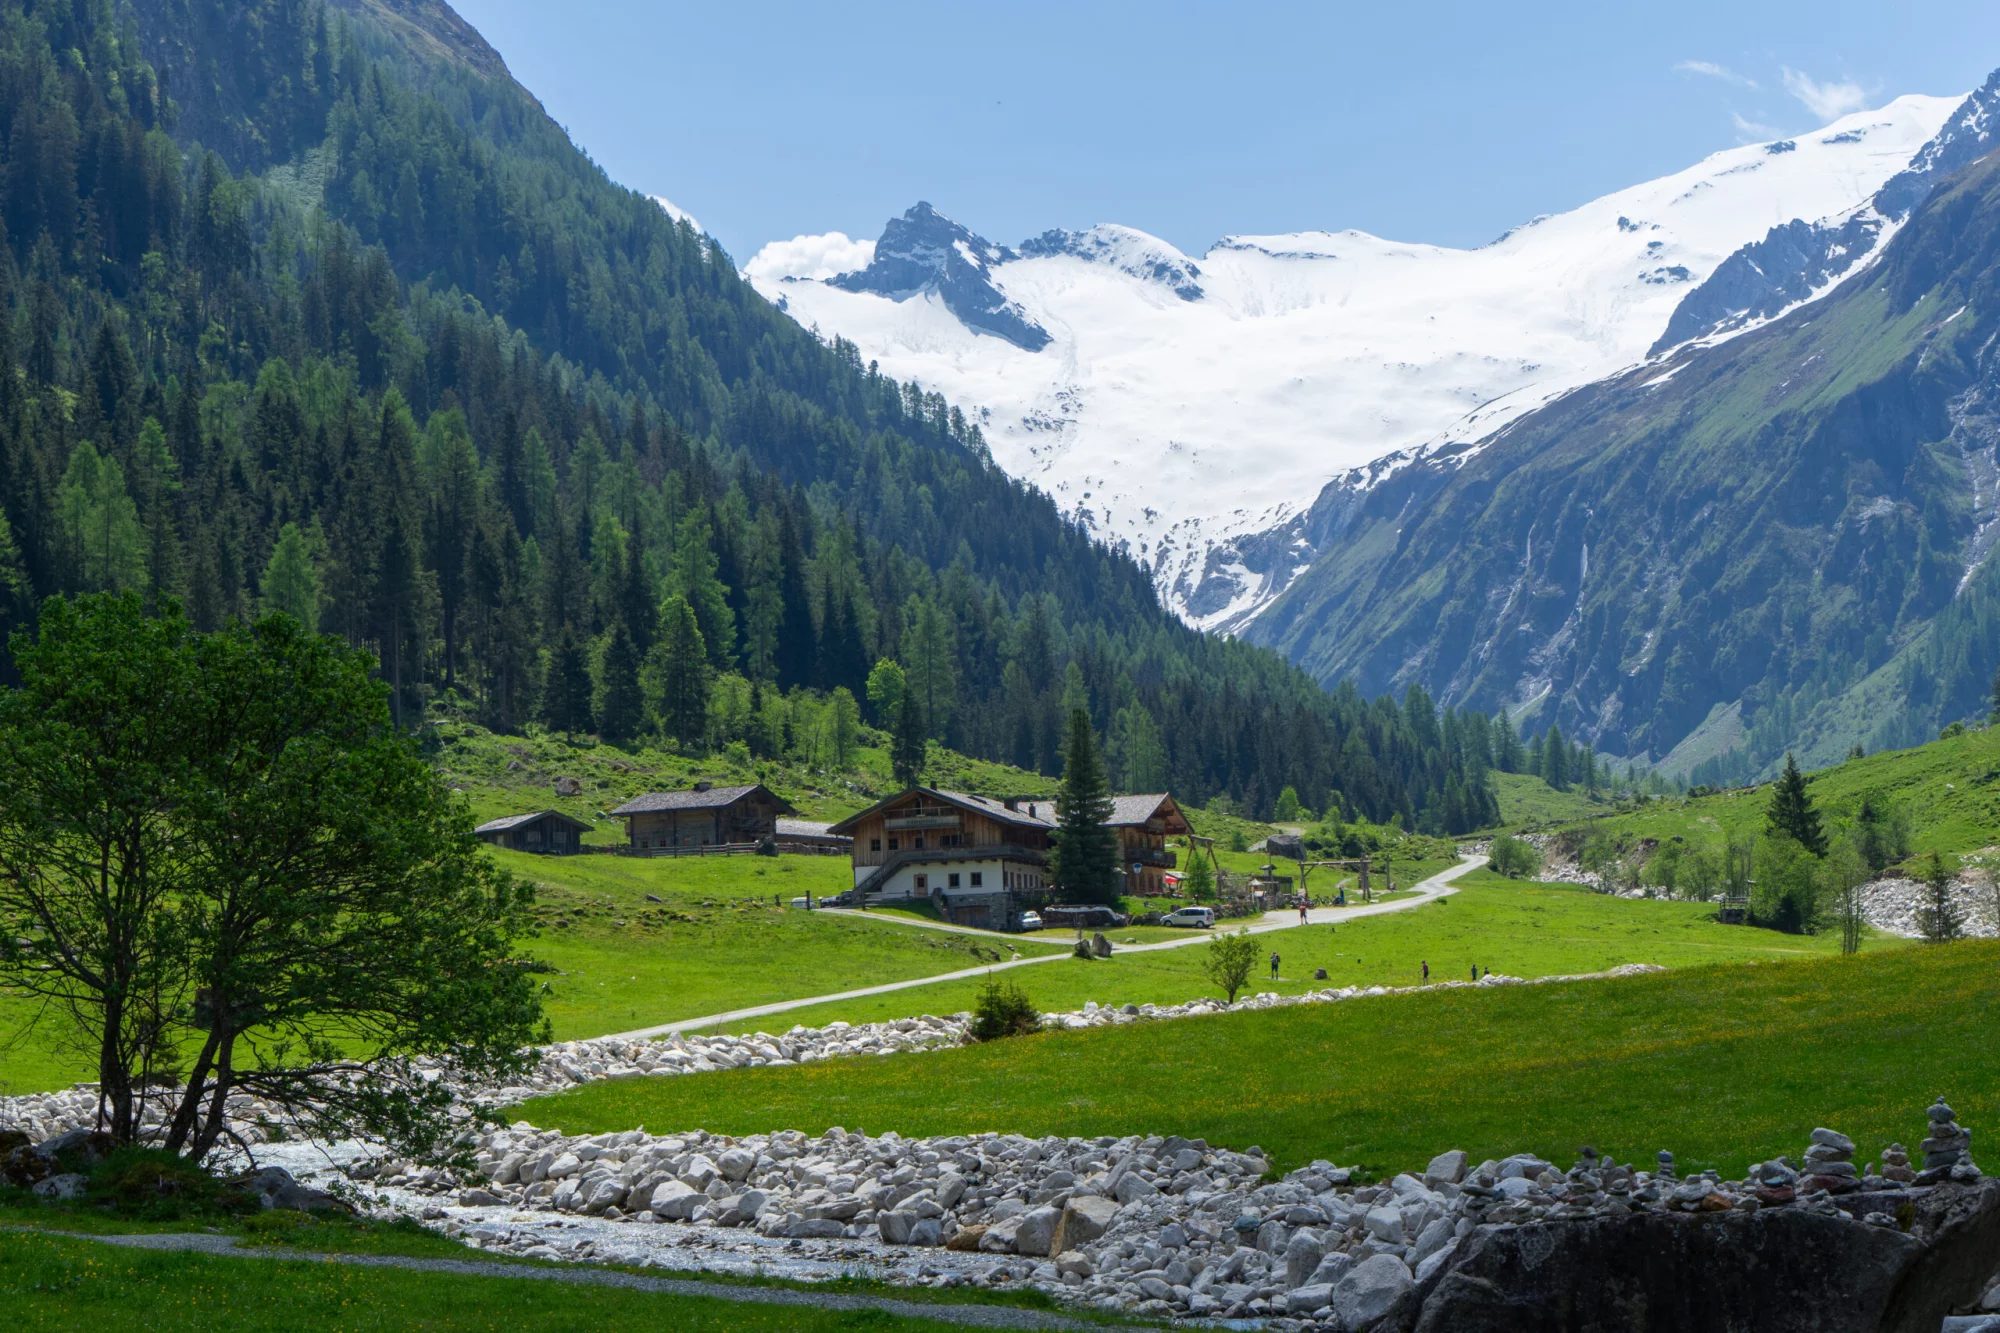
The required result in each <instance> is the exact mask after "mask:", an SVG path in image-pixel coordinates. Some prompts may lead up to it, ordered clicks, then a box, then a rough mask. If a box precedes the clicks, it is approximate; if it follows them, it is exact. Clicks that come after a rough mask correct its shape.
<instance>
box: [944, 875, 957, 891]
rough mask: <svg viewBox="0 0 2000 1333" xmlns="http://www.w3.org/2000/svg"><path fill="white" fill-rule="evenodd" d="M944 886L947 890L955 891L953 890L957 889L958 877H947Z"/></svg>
mask: <svg viewBox="0 0 2000 1333" xmlns="http://www.w3.org/2000/svg"><path fill="white" fill-rule="evenodd" d="M944 886H945V887H946V888H947V889H955V888H957V887H958V876H957V875H951V876H948V877H947V878H946V879H945V885H944Z"/></svg>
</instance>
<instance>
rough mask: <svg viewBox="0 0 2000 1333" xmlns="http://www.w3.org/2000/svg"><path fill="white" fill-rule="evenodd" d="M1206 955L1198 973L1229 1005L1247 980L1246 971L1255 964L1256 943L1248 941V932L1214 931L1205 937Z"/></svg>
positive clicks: (1248, 972) (1234, 1000)
mask: <svg viewBox="0 0 2000 1333" xmlns="http://www.w3.org/2000/svg"><path fill="white" fill-rule="evenodd" d="M1205 954H1206V956H1205V957H1203V958H1202V960H1201V970H1202V973H1203V975H1205V976H1206V977H1207V978H1208V979H1209V980H1210V981H1211V982H1213V983H1214V984H1215V985H1216V986H1217V987H1219V988H1220V989H1221V990H1222V991H1224V992H1225V993H1226V994H1227V995H1228V996H1229V1003H1231V1004H1235V1003H1236V992H1238V991H1240V990H1242V989H1243V984H1244V983H1245V982H1246V981H1248V980H1249V979H1250V969H1251V968H1253V967H1255V966H1256V965H1257V943H1256V941H1255V940H1253V939H1251V938H1250V932H1249V931H1247V930H1239V931H1237V932H1236V933H1235V934H1234V935H1231V934H1228V933H1226V932H1224V931H1220V930H1218V931H1216V932H1215V934H1213V935H1211V936H1209V937H1208V948H1207V950H1206V951H1205Z"/></svg>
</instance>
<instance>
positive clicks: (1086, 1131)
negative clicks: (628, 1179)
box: [520, 941, 2000, 1174]
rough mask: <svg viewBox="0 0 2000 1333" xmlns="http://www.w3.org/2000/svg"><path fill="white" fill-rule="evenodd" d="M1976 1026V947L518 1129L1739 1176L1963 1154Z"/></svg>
mask: <svg viewBox="0 0 2000 1333" xmlns="http://www.w3.org/2000/svg"><path fill="white" fill-rule="evenodd" d="M1023 970H1024V971H1030V972H1032V971H1034V970H1035V969H1033V968H1029V969H1023ZM1996 1004H2000V945H1997V944H1994V943H1991V942H1985V941H1980V942H1967V943H1961V944H1952V945H1943V946H1932V947H1911V948H1902V949H1885V950H1881V951H1878V952H1872V953H1864V954H1861V955H1858V956H1856V957H1852V958H1844V957H1840V956H1838V955H1835V956H1831V957H1822V958H1813V959H1807V960H1802V961H1796V962H1785V963H1771V964H1752V965H1736V966H1730V967H1704V968H1688V969H1683V970H1680V971H1675V972H1666V973H1660V974H1656V975H1651V976H1643V977H1635V978H1621V979H1617V980H1607V981H1583V982H1570V983H1562V984H1555V985H1547V986H1523V987H1514V988H1502V989H1496V990H1486V991H1473V990H1470V989H1466V990H1458V991H1431V992H1426V993H1423V994H1417V995H1402V996H1389V997H1383V998H1379V999H1373V1000H1360V1001H1353V1002H1349V1003H1346V1004H1332V1005H1309V1006H1303V1007H1300V1008H1295V1009H1282V1010H1273V1011H1264V1012H1243V1013H1236V1014H1226V1015H1220V1016H1217V1017H1212V1018H1201V1019H1191V1020H1183V1021H1178V1022H1172V1023H1162V1024H1158V1025H1154V1024H1136V1025H1131V1026H1127V1027H1120V1028H1106V1029H1093V1030H1088V1031H1080V1032H1068V1031H1064V1032H1052V1033H1043V1034H1038V1035H1035V1036H1031V1037H1022V1038H1017V1039H1014V1040H1010V1041H1001V1042H994V1043H989V1044H987V1045H984V1046H976V1047H965V1048H959V1049H955V1050H950V1051H944V1052H939V1053H936V1054H929V1055H913V1056H906V1057H898V1058H896V1059H890V1060H832V1061H827V1062H825V1063H820V1064H811V1065H803V1066H797V1067H793V1068H781V1069H755V1070H737V1071H730V1072H728V1073H722V1074H710V1075H703V1076H702V1077H700V1078H675V1079H645V1080H632V1081H625V1082H617V1083H596V1084H592V1085H590V1086H588V1087H585V1088H580V1089H577V1090H575V1091H572V1092H570V1093H566V1094H564V1095H561V1096H557V1097H550V1098H545V1099H541V1100H539V1101H535V1102H529V1103H527V1104H525V1105H524V1106H523V1107H522V1108H521V1111H520V1114H521V1116H522V1117H523V1118H524V1119H527V1120H530V1121H532V1122H534V1123H535V1124H537V1125H542V1126H561V1127H562V1128H563V1129H565V1130H567V1131H569V1132H571V1133H578V1132H583V1133H588V1132H593V1131H603V1130H614V1129H629V1128H631V1127H633V1126H637V1125H644V1126H646V1127H647V1128H649V1129H651V1130H654V1131H655V1132H659V1131H669V1130H676V1129H682V1128H692V1127H696V1126H699V1127H703V1128H706V1129H709V1130H711V1131H715V1132H720V1133H750V1132H754V1131H765V1130H773V1129H778V1128H795V1129H801V1130H805V1131H807V1132H808V1133H817V1132H820V1131H822V1130H824V1129H825V1128H826V1127H827V1126H828V1125H832V1124H839V1125H843V1126H845V1127H847V1128H848V1129H859V1128H864V1127H865V1128H866V1129H868V1130H869V1131H871V1132H874V1133H880V1132H882V1131H885V1130H891V1129H893V1130H897V1131H899V1132H901V1133H903V1134H965V1133H974V1132H978V1131H982V1130H998V1131H1011V1132H1018V1133H1024V1134H1065V1135H1070V1134H1074V1135H1098V1134H1132V1133H1177V1134H1186V1135H1189V1136H1191V1137H1192V1136H1201V1137H1205V1138H1207V1139H1208V1140H1209V1141H1211V1142H1214V1143H1221V1144H1230V1145H1234V1146H1237V1147H1244V1146H1247V1145H1250V1144H1259V1145H1262V1146H1263V1147H1264V1148H1265V1149H1267V1150H1268V1151H1270V1152H1271V1153H1272V1154H1273V1155H1274V1160H1275V1161H1276V1162H1277V1163H1278V1164H1279V1165H1280V1166H1281V1167H1290V1166H1296V1165H1298V1164H1300V1163H1302V1162H1306V1161H1310V1160H1312V1159H1314V1158H1318V1157H1326V1158H1330V1159H1332V1160H1334V1161H1337V1162H1340V1163H1343V1164H1346V1163H1358V1164H1360V1165H1363V1166H1365V1167H1367V1168H1368V1169H1370V1170H1371V1171H1374V1172H1377V1173H1382V1174H1386V1173H1389V1172H1392V1171H1397V1170H1406V1169H1421V1168H1422V1166H1423V1164H1424V1163H1425V1162H1426V1161H1427V1160H1428V1159H1429V1158H1430V1157H1431V1156H1432V1155H1433V1154H1434V1153H1437V1152H1439V1151H1441V1150H1443V1149H1445V1148H1448V1147H1462V1148H1465V1149H1466V1150H1468V1151H1469V1152H1471V1153H1472V1154H1473V1156H1474V1157H1475V1158H1480V1157H1488V1156H1491V1157H1499V1156H1503V1155H1505V1154H1507V1153H1510V1152H1523V1151H1532V1152H1537V1153H1541V1154H1543V1155H1545V1156H1548V1157H1550V1158H1552V1159H1555V1160H1557V1161H1559V1162H1560V1163H1561V1164H1563V1165H1567V1164H1568V1163H1569V1162H1570V1160H1572V1158H1573V1156H1574V1155H1575V1153H1576V1151H1577V1148H1578V1147H1579V1146H1580V1145H1582V1144H1586V1143H1588V1144H1592V1145H1594V1146H1596V1147H1597V1148H1598V1149H1599V1150H1600V1151H1604V1152H1608V1153H1610V1154H1612V1155H1614V1156H1615V1157H1616V1158H1617V1159H1618V1160H1620V1161H1629V1160H1645V1161H1647V1162H1650V1160H1651V1158H1652V1155H1653V1153H1654V1152H1655V1151H1657V1150H1658V1149H1661V1148H1667V1149H1669V1150H1671V1151H1673V1152H1674V1153H1675V1154H1676V1155H1677V1158H1678V1161H1679V1163H1680V1165H1681V1166H1682V1168H1683V1169H1685V1170H1697V1169H1701V1168H1703V1167H1706V1166H1715V1167H1717V1168H1719V1169H1721V1170H1723V1171H1724V1172H1727V1173H1730V1174H1741V1172H1742V1171H1743V1170H1744V1169H1745V1168H1746V1167H1747V1165H1748V1164H1749V1163H1751V1162H1753V1161H1757V1160H1762V1159H1764V1158H1767V1157H1770V1156H1772V1155H1775V1154H1778V1153H1791V1154H1794V1155H1796V1154H1797V1153H1798V1152H1799V1151H1800V1150H1801V1149H1802V1148H1803V1147H1804V1146H1805V1144H1806V1142H1807V1138H1808V1136H1809V1135H1810V1133H1811V1131H1812V1130H1813V1129H1814V1128H1815V1127H1816V1126H1820V1125H1828V1126H1832V1127H1834V1128H1836V1129H1840V1130H1842V1131H1844V1132H1846V1133H1848V1134H1851V1135H1853V1136H1854V1138H1855V1139H1856V1141H1857V1143H1858V1144H1859V1146H1860V1155H1861V1156H1862V1157H1863V1158H1864V1159H1865V1158H1866V1157H1867V1156H1868V1155H1870V1154H1874V1153H1878V1152H1880V1151H1881V1150H1882V1149H1883V1148H1884V1147H1885V1146H1886V1145H1887V1144H1888V1143H1889V1142H1890V1141H1892V1140H1894V1141H1899V1142H1901V1143H1903V1144H1904V1145H1905V1146H1906V1147H1914V1145H1915V1144H1916V1142H1917V1141H1918V1140H1919V1139H1921V1138H1922V1137H1923V1133H1924V1107H1925V1106H1926V1105H1928V1104H1929V1102H1930V1100H1931V1099H1932V1098H1933V1097H1935V1096H1937V1095H1939V1094H1940V1093H1941V1094H1943V1095H1944V1096H1946V1097H1947V1098H1949V1099H1950V1100H1951V1102H1952V1104H1953V1105H1954V1106H1955V1107H1956V1108H1957V1109H1958V1110H1959V1113H1960V1119H1961V1122H1962V1123H1965V1124H1966V1125H1967V1126H1968V1127H1969V1128H1971V1129H1972V1131H1973V1133H1974V1135H1975V1141H1984V1139H1985V1138H1986V1137H1990V1136H1991V1135H1992V1134H1993V1133H1994V1132H1995V1129H1996V1127H2000V1126H1996V1120H2000V1066H1996V1065H1995V1063H1994V1061H1993V1058H1992V1051H1993V1044H1992V1033H1991V1022H1992V1018H1991V1015H1992V1013H1993V1011H1994V1007H1995V1005H1996Z"/></svg>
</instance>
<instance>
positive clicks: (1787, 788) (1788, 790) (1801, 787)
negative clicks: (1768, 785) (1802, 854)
mask: <svg viewBox="0 0 2000 1333" xmlns="http://www.w3.org/2000/svg"><path fill="white" fill-rule="evenodd" d="M1764 819H1765V823H1766V825H1767V827H1768V828H1769V829H1770V831H1771V832H1773V833H1777V834H1782V835H1783V836H1785V837H1787V838H1790V839H1792V840H1793V841H1794V842H1796V843H1798V845H1799V846H1801V847H1803V848H1805V849H1806V850H1807V851H1809V852H1811V853H1812V854H1813V855H1814V856H1825V855H1826V832H1825V830H1824V829H1822V828H1821V827H1820V823H1819V811H1817V810H1815V809H1813V804H1812V797H1810V796H1808V795H1807V794H1806V779H1805V774H1803V773H1801V772H1799V762H1798V760H1796V759H1794V758H1793V757H1792V756H1791V754H1790V753H1787V754H1786V755H1785V771H1784V773H1783V774H1782V775H1781V776H1780V777H1779V778H1778V783H1777V786H1775V787H1774V788H1772V790H1771V807H1770V809H1769V810H1768V811H1766V812H1765V815H1764Z"/></svg>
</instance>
